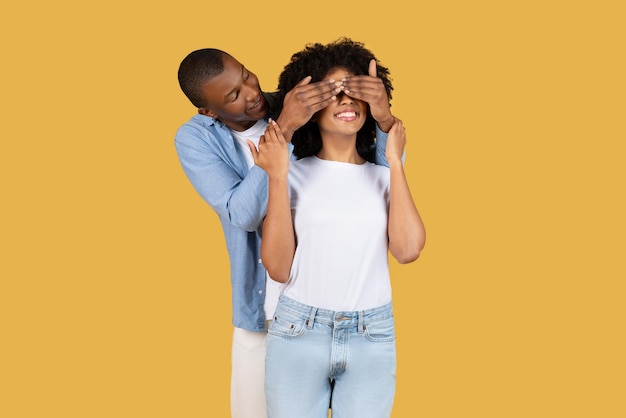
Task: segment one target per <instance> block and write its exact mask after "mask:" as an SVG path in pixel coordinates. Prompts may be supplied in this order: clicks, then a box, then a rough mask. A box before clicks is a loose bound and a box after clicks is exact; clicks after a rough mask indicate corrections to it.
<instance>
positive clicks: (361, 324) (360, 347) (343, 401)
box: [265, 295, 396, 418]
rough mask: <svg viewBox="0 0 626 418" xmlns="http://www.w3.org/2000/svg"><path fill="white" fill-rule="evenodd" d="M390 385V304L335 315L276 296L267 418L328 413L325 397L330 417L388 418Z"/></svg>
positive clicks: (268, 366) (270, 334)
mask: <svg viewBox="0 0 626 418" xmlns="http://www.w3.org/2000/svg"><path fill="white" fill-rule="evenodd" d="M331 384H332V386H331ZM395 387H396V338H395V330H394V319H393V312H392V307H391V303H389V304H387V305H384V306H380V307H378V308H373V309H368V310H365V311H357V312H335V311H330V310H326V309H318V308H314V307H311V306H307V305H303V304H301V303H298V302H296V301H294V300H292V299H289V298H287V297H286V296H283V295H281V296H280V300H279V302H278V306H277V308H276V313H275V315H274V319H273V321H272V323H271V325H270V327H269V331H268V335H267V354H266V357H265V398H266V400H267V412H268V417H269V418H327V416H328V406H329V402H330V404H331V407H332V411H333V414H332V416H333V418H356V417H358V418H383V417H389V416H390V415H391V407H392V405H393V398H394V395H395ZM331 392H332V398H331Z"/></svg>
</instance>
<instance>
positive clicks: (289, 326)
mask: <svg viewBox="0 0 626 418" xmlns="http://www.w3.org/2000/svg"><path fill="white" fill-rule="evenodd" d="M305 331H306V319H303V318H299V317H297V316H295V315H291V314H289V313H288V312H286V311H285V310H284V309H277V310H276V313H275V314H274V319H273V320H272V323H271V324H270V326H269V329H268V330H267V332H268V333H269V334H272V335H276V336H278V337H291V338H294V337H299V336H301V335H303V334H304V332H305Z"/></svg>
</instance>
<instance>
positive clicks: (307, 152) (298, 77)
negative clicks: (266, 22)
mask: <svg viewBox="0 0 626 418" xmlns="http://www.w3.org/2000/svg"><path fill="white" fill-rule="evenodd" d="M372 59H374V60H376V73H377V76H378V77H379V78H380V79H381V80H382V82H383V85H384V86H385V90H386V91H387V97H388V100H390V101H391V92H392V91H393V86H392V85H391V78H390V76H389V70H388V69H387V68H386V67H383V66H382V65H381V64H380V63H379V61H378V59H377V58H376V57H375V56H374V54H373V53H372V52H371V51H370V50H368V49H367V48H365V47H364V45H363V44H362V43H360V42H355V41H353V40H351V39H350V38H345V37H343V38H339V39H338V40H336V41H334V42H331V43H329V44H326V45H324V44H321V43H314V44H308V45H306V46H305V48H304V49H303V50H301V51H299V52H296V53H295V54H293V55H292V56H291V61H290V62H289V63H288V64H287V65H286V66H285V68H284V69H283V72H282V73H281V74H280V76H279V78H278V94H277V102H278V103H279V106H282V103H283V100H284V98H285V95H286V94H287V93H288V92H289V91H290V90H291V89H293V88H294V87H295V86H296V85H297V84H298V83H299V82H300V81H302V79H303V78H305V77H306V76H309V75H310V76H311V83H315V82H317V81H321V80H323V79H324V77H326V76H327V75H328V74H329V73H330V72H331V71H332V70H334V69H335V68H338V67H341V68H344V69H346V70H347V71H348V72H349V73H351V74H354V75H367V74H368V70H369V64H370V61H371V60H372ZM390 106H391V104H390ZM279 110H282V108H281V109H279ZM313 119H315V118H312V119H311V120H310V121H309V122H307V123H306V124H305V125H304V126H302V127H301V128H299V129H298V130H296V131H295V132H294V134H293V137H292V140H291V143H292V144H293V146H294V155H295V156H296V157H297V158H298V159H300V158H304V157H308V156H311V155H315V154H317V153H318V152H319V151H320V150H321V149H322V138H321V134H320V131H319V128H318V126H317V123H315V122H313ZM375 137H376V121H375V120H374V118H373V117H372V114H371V112H370V110H369V106H368V110H367V118H366V121H365V124H364V125H363V127H362V128H361V129H360V130H359V132H358V133H357V141H356V148H357V151H358V153H359V155H360V156H361V157H363V158H364V159H366V160H367V161H372V162H373V160H374V150H375V147H374V146H373V144H374V138H375Z"/></svg>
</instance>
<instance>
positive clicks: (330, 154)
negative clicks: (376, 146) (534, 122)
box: [317, 135, 365, 164]
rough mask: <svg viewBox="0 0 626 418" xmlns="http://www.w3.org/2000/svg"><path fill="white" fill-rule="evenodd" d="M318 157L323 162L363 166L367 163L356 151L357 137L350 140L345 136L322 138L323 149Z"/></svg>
mask: <svg viewBox="0 0 626 418" xmlns="http://www.w3.org/2000/svg"><path fill="white" fill-rule="evenodd" d="M317 157H318V158H321V159H322V160H328V161H338V162H342V163H350V164H363V163H364V162H365V159H364V158H363V157H361V156H360V155H359V153H358V152H357V150H356V135H354V137H349V138H347V137H344V136H337V137H336V136H329V135H324V136H322V149H321V150H320V151H319V152H318V153H317Z"/></svg>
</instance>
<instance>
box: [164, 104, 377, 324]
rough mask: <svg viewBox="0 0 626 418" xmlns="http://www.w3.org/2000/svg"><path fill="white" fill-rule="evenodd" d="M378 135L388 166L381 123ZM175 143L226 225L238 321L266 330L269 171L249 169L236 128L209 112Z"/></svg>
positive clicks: (184, 164) (198, 188)
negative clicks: (264, 232)
mask: <svg viewBox="0 0 626 418" xmlns="http://www.w3.org/2000/svg"><path fill="white" fill-rule="evenodd" d="M376 138H377V140H376V163H377V164H379V165H385V166H388V163H387V160H386V159H385V146H386V144H387V134H386V133H384V132H382V131H381V130H380V129H379V128H378V127H377V128H376ZM174 143H175V146H176V151H177V152H178V158H179V159H180V163H181V165H182V167H183V170H184V171H185V174H186V175H187V177H188V178H189V180H190V181H191V183H192V184H193V186H194V188H195V189H196V191H197V192H198V193H199V194H200V196H202V198H203V199H204V200H205V201H206V202H207V203H208V204H209V205H210V206H211V207H212V208H213V210H214V211H215V212H216V213H217V215H218V216H219V219H220V222H221V223H222V228H223V230H224V236H225V239H226V248H227V250H228V257H229V260H230V280H231V286H232V296H231V297H232V309H233V311H232V322H233V325H234V326H235V327H238V328H243V329H246V330H249V331H264V330H265V312H264V311H263V303H264V299H265V277H266V273H265V268H264V267H263V264H262V263H261V237H260V235H259V232H260V227H261V224H262V221H263V217H264V216H265V212H266V210H267V198H268V193H267V189H268V178H267V174H266V173H265V171H264V170H263V169H262V168H259V167H258V166H253V167H252V168H251V169H249V170H248V166H247V164H246V159H245V156H244V155H243V151H242V149H241V148H240V147H238V146H237V145H236V142H235V139H234V137H233V136H232V134H231V131H230V129H229V128H228V127H227V126H226V125H224V124H223V123H221V122H220V121H217V120H215V119H213V118H211V117H209V116H205V115H200V114H198V115H195V116H193V117H192V118H191V119H190V120H189V121H188V122H187V123H185V124H184V125H183V126H181V127H180V128H179V129H178V132H177V133H176V137H175V141H174ZM290 149H292V146H291V144H290ZM294 158H295V157H294Z"/></svg>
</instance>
